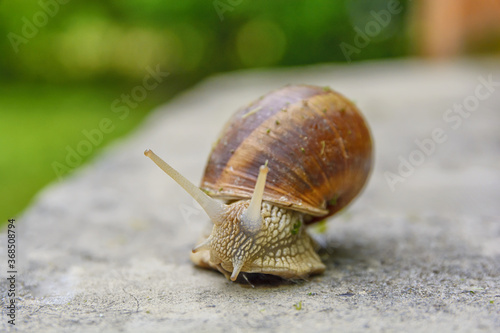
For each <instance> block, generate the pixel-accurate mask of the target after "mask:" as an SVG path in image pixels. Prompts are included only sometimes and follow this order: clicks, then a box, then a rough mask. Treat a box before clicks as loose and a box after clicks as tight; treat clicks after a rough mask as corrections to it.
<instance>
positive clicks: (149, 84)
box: [52, 65, 170, 180]
mask: <svg viewBox="0 0 500 333" xmlns="http://www.w3.org/2000/svg"><path fill="white" fill-rule="evenodd" d="M146 71H147V72H148V74H146V75H145V76H144V78H143V80H142V84H141V85H137V86H135V87H134V88H132V89H131V90H130V92H129V93H123V94H121V95H120V98H117V99H115V100H114V101H113V102H112V103H111V112H113V113H115V114H117V116H118V119H120V120H125V119H126V118H127V117H128V115H129V114H130V111H131V110H132V109H135V108H136V107H137V106H138V105H139V103H141V102H142V101H144V100H145V99H146V98H147V97H148V93H149V92H151V91H153V90H154V89H156V88H157V87H158V86H159V85H160V84H161V83H162V82H163V80H164V79H165V78H166V77H167V76H169V75H170V73H169V72H163V71H161V68H160V65H157V66H156V68H155V69H153V68H151V67H149V66H148V67H146ZM115 128H116V124H115V123H114V122H113V120H112V119H111V118H107V117H105V118H102V119H101V120H100V121H99V123H98V125H97V126H96V127H95V128H93V129H90V130H88V129H83V130H82V131H81V133H82V135H83V136H84V139H82V140H80V142H78V144H77V145H76V146H75V147H72V146H70V145H67V146H66V157H65V159H64V163H61V162H58V161H54V162H52V169H53V170H54V173H55V174H56V176H57V178H59V180H60V179H62V177H63V176H64V175H65V174H67V173H69V172H71V170H73V169H74V168H76V167H78V166H80V165H81V164H82V162H83V158H84V157H85V156H88V155H90V154H91V153H92V152H93V151H94V149H95V148H97V147H98V146H99V145H100V144H101V143H102V142H103V140H104V136H105V135H106V134H109V133H111V132H113V131H114V130H115Z"/></svg>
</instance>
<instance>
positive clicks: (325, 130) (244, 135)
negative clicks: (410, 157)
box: [146, 85, 372, 281]
mask: <svg viewBox="0 0 500 333" xmlns="http://www.w3.org/2000/svg"><path fill="white" fill-rule="evenodd" d="M146 155H147V156H149V157H151V158H152V159H153V161H155V163H157V164H158V165H159V166H160V167H162V169H164V170H165V168H167V169H168V170H165V171H166V172H167V173H168V174H169V175H171V176H172V178H174V179H175V180H176V181H177V182H178V183H179V184H180V185H181V186H183V187H184V188H185V189H186V190H187V191H188V192H190V194H191V195H192V196H193V197H194V198H195V199H196V200H197V201H198V202H200V204H201V206H202V207H203V208H204V209H205V211H206V212H207V214H208V215H209V216H210V218H211V220H212V222H213V223H214V226H213V229H212V232H211V234H210V235H209V236H208V237H207V238H206V239H204V240H203V241H202V242H201V243H199V244H198V245H197V246H196V247H195V248H194V249H193V254H192V255H191V259H192V261H193V262H194V263H195V264H197V265H199V266H202V267H211V268H214V269H218V270H219V271H221V272H222V273H223V274H225V275H226V277H228V278H230V279H231V280H233V281H234V280H236V278H237V277H238V275H239V273H240V272H247V273H264V274H272V275H277V276H280V277H283V278H301V277H306V276H308V275H310V274H317V273H321V272H323V271H324V269H325V266H324V264H323V263H322V262H321V260H320V258H319V256H318V254H317V253H316V251H315V248H314V247H315V246H314V242H313V241H312V239H311V238H310V236H309V235H308V234H307V231H306V229H305V227H306V226H307V225H309V224H312V223H314V222H317V221H319V220H323V219H325V218H326V217H328V216H331V215H333V214H335V213H336V212H338V211H339V210H341V209H342V208H344V207H345V206H346V205H347V204H349V203H350V202H351V201H352V199H353V198H354V197H355V196H356V195H357V194H358V193H359V192H360V191H361V189H362V188H363V186H364V184H365V183H366V181H367V179H368V175H369V173H370V170H371V167H372V140H371V136H370V131H369V129H368V126H367V125H366V122H365V121H364V119H363V117H362V115H361V113H360V112H359V110H358V109H357V108H356V106H355V105H354V104H353V103H352V102H351V101H349V100H348V99H346V98H345V97H343V96H342V95H340V94H338V93H336V92H334V91H333V90H330V89H329V88H321V87H316V86H309V85H298V86H287V87H284V88H281V89H278V90H275V91H273V92H271V93H269V94H267V95H265V96H263V97H261V98H260V99H258V100H256V101H254V102H253V103H251V104H249V105H248V106H246V107H244V108H241V109H240V110H239V111H237V112H236V113H235V114H234V115H233V117H232V118H231V119H230V120H229V122H228V123H227V124H226V126H225V127H224V129H223V131H222V133H221V135H220V137H219V139H218V140H217V143H216V144H215V145H214V147H213V149H212V152H211V154H210V156H209V158H208V163H207V166H206V168H205V173H204V176H203V178H202V181H201V189H202V190H203V191H200V190H199V189H198V188H197V187H196V186H194V185H192V184H191V183H189V182H188V181H187V180H186V179H185V178H183V177H182V176H181V175H180V174H178V173H177V172H176V171H175V170H173V169H172V168H171V167H170V166H168V164H166V163H165V162H163V161H161V160H160V159H159V158H158V157H157V156H156V155H154V154H153V153H152V152H151V151H146ZM268 165H269V167H268ZM186 187H188V188H186ZM221 201H224V202H225V204H223V203H221Z"/></svg>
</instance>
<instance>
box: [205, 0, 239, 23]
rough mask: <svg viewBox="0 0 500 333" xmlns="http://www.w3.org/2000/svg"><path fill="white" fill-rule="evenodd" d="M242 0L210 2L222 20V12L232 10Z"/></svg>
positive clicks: (215, 0)
mask: <svg viewBox="0 0 500 333" xmlns="http://www.w3.org/2000/svg"><path fill="white" fill-rule="evenodd" d="M242 2H243V0H214V2H213V3H212V4H213V5H214V8H215V12H216V13H217V15H218V16H219V19H220V20H221V21H224V13H225V12H232V11H233V10H234V8H235V7H236V6H238V5H240V4H241V3H242Z"/></svg>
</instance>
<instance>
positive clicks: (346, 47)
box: [339, 0, 403, 63]
mask: <svg viewBox="0 0 500 333" xmlns="http://www.w3.org/2000/svg"><path fill="white" fill-rule="evenodd" d="M402 11H403V6H402V4H401V2H400V1H399V0H390V1H389V2H387V7H386V9H381V10H379V11H374V10H372V11H370V17H371V18H372V19H371V20H370V21H368V22H367V23H366V24H365V26H364V29H361V28H360V27H358V26H355V27H354V31H355V32H356V36H354V40H353V44H349V43H346V42H342V43H340V45H339V47H340V50H341V51H342V53H343V54H344V57H345V59H346V60H347V62H348V63H350V62H351V56H352V55H353V54H354V53H356V54H359V53H360V52H361V50H362V49H364V48H365V47H367V46H368V45H369V44H370V43H371V41H372V39H373V38H375V37H377V36H378V35H379V34H380V33H381V32H382V31H383V30H384V29H385V28H387V27H388V26H389V24H390V23H391V21H392V17H393V15H399V14H401V12H402Z"/></svg>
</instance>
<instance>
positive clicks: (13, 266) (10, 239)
mask: <svg viewBox="0 0 500 333" xmlns="http://www.w3.org/2000/svg"><path fill="white" fill-rule="evenodd" d="M8 222H9V224H7V235H6V236H7V272H6V273H7V281H9V283H8V284H7V300H6V303H7V305H6V310H7V318H8V319H7V323H9V324H10V325H13V326H14V325H16V309H17V305H16V275H17V263H16V250H17V249H16V230H15V229H16V225H15V224H14V222H16V220H14V219H9V220H8Z"/></svg>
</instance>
